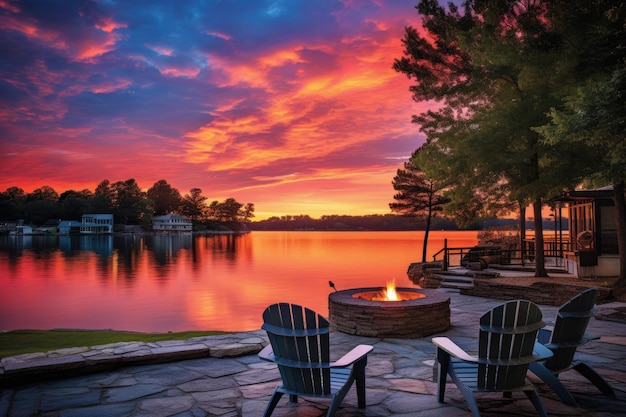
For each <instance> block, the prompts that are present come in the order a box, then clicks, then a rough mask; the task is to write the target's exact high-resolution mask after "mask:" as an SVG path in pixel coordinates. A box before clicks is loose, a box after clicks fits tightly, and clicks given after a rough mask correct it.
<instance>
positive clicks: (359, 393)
mask: <svg viewBox="0 0 626 417" xmlns="http://www.w3.org/2000/svg"><path fill="white" fill-rule="evenodd" d="M365 365H367V356H366V357H365V358H363V359H362V360H360V361H358V362H357V363H355V364H354V368H353V372H354V382H355V384H356V398H357V401H358V404H359V408H365V404H366V398H365Z"/></svg>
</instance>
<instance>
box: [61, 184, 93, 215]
mask: <svg viewBox="0 0 626 417" xmlns="http://www.w3.org/2000/svg"><path fill="white" fill-rule="evenodd" d="M92 199H93V193H92V192H91V191H89V190H87V189H84V190H81V191H76V190H67V191H64V192H62V193H61V195H60V196H59V205H60V206H61V213H60V215H61V218H62V219H72V220H79V219H80V218H81V217H82V215H83V214H85V213H87V212H88V211H89V203H90V200H92Z"/></svg>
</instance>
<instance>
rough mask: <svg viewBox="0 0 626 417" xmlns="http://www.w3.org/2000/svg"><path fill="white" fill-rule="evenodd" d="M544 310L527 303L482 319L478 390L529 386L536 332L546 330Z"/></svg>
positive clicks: (500, 309)
mask: <svg viewBox="0 0 626 417" xmlns="http://www.w3.org/2000/svg"><path fill="white" fill-rule="evenodd" d="M541 318H542V316H541V310H539V307H537V305H535V304H534V303H532V302H530V301H526V300H514V301H509V302H506V303H504V304H501V305H499V306H496V307H494V308H492V309H491V310H490V311H488V312H486V313H485V314H484V315H483V316H482V317H481V319H480V336H479V342H478V356H479V359H480V362H481V363H479V365H478V386H479V388H481V389H484V390H493V391H503V390H508V389H516V388H519V387H522V386H524V385H525V383H526V371H527V370H528V362H529V361H527V359H530V358H531V357H532V353H533V347H534V344H535V338H536V337H537V331H538V330H539V329H540V328H542V327H543V326H545V323H544V322H543V321H542V319H541Z"/></svg>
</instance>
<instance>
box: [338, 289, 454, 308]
mask: <svg viewBox="0 0 626 417" xmlns="http://www.w3.org/2000/svg"><path fill="white" fill-rule="evenodd" d="M384 288H385V287H362V288H349V289H347V290H339V291H336V292H332V293H330V294H329V297H330V298H331V299H332V301H333V302H334V303H341V304H351V305H355V304H356V305H368V306H377V307H385V308H406V307H408V306H417V305H421V304H425V305H427V304H433V303H437V302H445V301H446V300H449V299H450V296H449V295H447V294H444V293H441V292H439V291H435V290H425V289H424V288H410V287H397V288H396V291H398V292H417V293H420V294H423V295H425V297H422V298H416V299H413V300H400V301H373V300H366V299H363V298H358V297H354V295H355V294H359V293H367V292H376V291H382V290H383V289H384Z"/></svg>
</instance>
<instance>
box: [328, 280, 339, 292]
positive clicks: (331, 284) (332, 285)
mask: <svg viewBox="0 0 626 417" xmlns="http://www.w3.org/2000/svg"><path fill="white" fill-rule="evenodd" d="M328 285H330V288H332V289H333V290H335V292H337V288H335V283H334V282H332V281H328Z"/></svg>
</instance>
